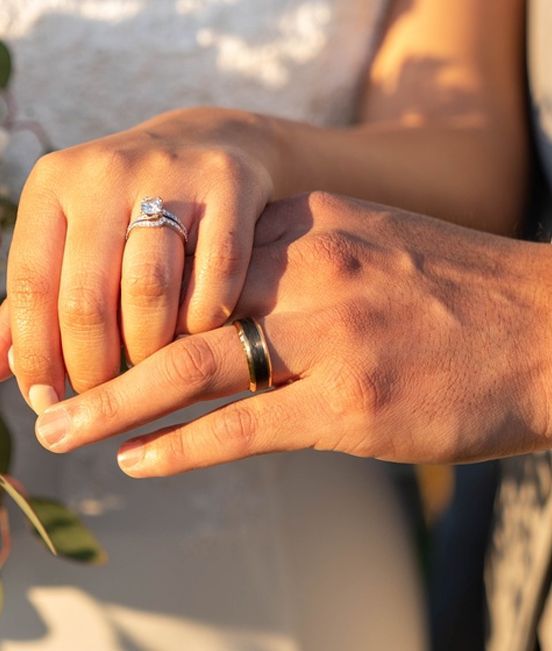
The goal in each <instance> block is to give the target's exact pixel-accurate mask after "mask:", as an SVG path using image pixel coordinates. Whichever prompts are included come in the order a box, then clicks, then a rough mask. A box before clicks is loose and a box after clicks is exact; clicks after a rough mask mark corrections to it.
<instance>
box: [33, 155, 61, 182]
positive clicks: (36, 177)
mask: <svg viewBox="0 0 552 651" xmlns="http://www.w3.org/2000/svg"><path fill="white" fill-rule="evenodd" d="M64 160H65V156H64V153H63V152H61V151H54V152H49V153H48V154H44V155H43V156H41V157H40V158H39V159H38V160H37V161H36V163H35V164H34V166H33V168H32V170H31V173H30V174H29V181H31V182H33V183H37V184H39V185H42V186H46V187H47V186H48V185H50V183H51V182H52V179H53V178H54V177H57V176H58V174H59V171H60V169H61V167H62V165H63V164H64Z"/></svg>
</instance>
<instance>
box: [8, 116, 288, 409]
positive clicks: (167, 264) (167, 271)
mask: <svg viewBox="0 0 552 651" xmlns="http://www.w3.org/2000/svg"><path fill="white" fill-rule="evenodd" d="M275 160H276V157H275V154H274V151H273V150H272V149H271V146H270V138H269V137H268V130H267V129H265V123H264V121H263V118H261V117H257V116H254V115H253V114H247V113H243V112H238V111H227V110H222V109H194V110H182V111H175V112H172V113H167V114H165V115H161V116H158V117H156V118H154V119H152V120H149V121H148V122H145V123H143V124H141V125H139V126H137V127H135V128H133V129H130V130H129V131H125V132H122V133H117V134H115V135H112V136H109V137H107V138H102V139H100V140H96V141H92V142H89V143H85V144H83V145H80V146H77V147H72V148H70V149H66V150H63V151H59V152H55V153H52V154H48V155H47V156H45V157H44V158H42V159H41V160H40V161H39V162H38V164H37V165H36V166H35V168H34V169H33V171H32V173H31V175H30V177H29V179H28V181H27V184H26V186H25V188H24V191H23V195H22V197H21V204H20V210H19V215H18V219H17V225H16V228H15V232H14V237H13V242H12V247H11V252H10V258H9V268H8V295H9V301H10V313H11V331H12V337H13V352H14V359H15V373H16V376H17V379H18V381H19V384H20V387H21V389H22V392H23V395H24V396H25V397H27V398H28V397H29V390H30V394H31V395H30V397H31V403H33V402H34V403H35V404H34V406H35V408H37V407H38V409H39V410H40V406H44V396H46V398H47V399H48V401H49V402H52V401H54V399H55V396H54V395H53V394H52V388H53V390H54V391H55V394H57V396H59V397H62V396H63V394H64V379H65V374H66V372H67V374H68V376H69V379H70V381H71V384H72V385H73V387H74V388H75V390H76V391H78V392H80V391H84V390H86V389H89V388H91V387H93V386H96V385H98V384H100V383H102V382H105V381H107V380H109V379H111V378H113V377H114V376H116V375H117V374H118V372H119V368H120V359H121V346H122V345H123V346H124V348H125V349H126V355H127V358H128V359H129V361H130V362H131V363H133V364H136V363H137V362H139V361H141V360H142V359H144V358H146V357H147V356H148V355H150V354H151V353H153V352H154V351H156V350H158V349H159V348H161V347H162V346H164V345H165V344H167V343H169V342H170V341H172V340H173V338H174V336H175V332H178V331H180V332H198V331H203V330H207V329H210V328H214V327H216V326H220V325H222V324H223V323H224V322H225V321H226V319H227V318H228V316H229V314H230V313H231V312H232V311H233V309H234V307H235V305H236V302H237V300H238V297H239V295H240V292H241V289H242V286H243V282H244V280H245V276H246V272H247V267H248V264H249V259H250V255H251V248H252V245H253V233H254V227H255V222H256V220H257V218H258V216H259V215H260V214H261V212H262V209H263V208H264V206H265V204H266V202H267V201H268V200H269V199H270V198H271V197H272V194H273V191H274V182H273V175H274V170H275V167H276V165H275ZM148 195H149V196H152V195H153V196H156V195H159V196H161V197H162V198H163V200H164V205H165V208H167V209H168V210H170V211H171V212H173V213H175V214H176V215H177V216H178V217H179V218H180V220H181V221H182V222H183V223H184V224H185V225H186V227H187V229H188V231H189V241H188V244H187V247H186V253H187V254H188V255H189V256H194V257H193V258H188V259H187V262H186V265H190V267H192V268H191V270H190V269H186V274H187V277H188V278H189V280H188V282H187V283H186V286H185V287H184V291H183V293H182V296H181V289H182V278H183V273H184V267H185V251H184V246H183V242H182V240H181V238H180V237H179V236H178V234H177V233H175V232H174V231H173V230H171V229H170V228H155V229H142V228H140V229H135V230H133V231H132V233H131V235H130V237H129V239H128V242H127V243H126V245H125V232H126V229H127V226H128V223H129V221H130V220H131V218H133V217H136V216H137V215H138V213H139V209H140V200H141V199H142V198H143V197H145V196H148ZM2 334H4V329H2ZM6 335H7V333H6ZM33 386H34V387H35V388H34V389H32V388H31V387H33ZM49 387H50V388H49ZM49 396H51V400H50V399H49ZM39 403H40V406H39Z"/></svg>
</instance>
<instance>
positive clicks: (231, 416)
mask: <svg viewBox="0 0 552 651" xmlns="http://www.w3.org/2000/svg"><path fill="white" fill-rule="evenodd" d="M255 432H256V423H255V417H254V414H253V412H252V410H251V409H249V408H248V407H245V406H244V405H240V404H235V405H231V406H230V407H228V408H227V409H226V410H224V411H223V412H221V413H220V414H219V415H218V417H216V418H215V419H214V422H213V425H212V434H213V437H214V439H215V441H216V442H217V443H218V445H220V447H221V448H228V447H230V448H231V449H232V451H233V453H236V454H237V455H238V456H242V455H243V456H247V455H248V453H249V452H250V451H252V449H253V439H254V437H255Z"/></svg>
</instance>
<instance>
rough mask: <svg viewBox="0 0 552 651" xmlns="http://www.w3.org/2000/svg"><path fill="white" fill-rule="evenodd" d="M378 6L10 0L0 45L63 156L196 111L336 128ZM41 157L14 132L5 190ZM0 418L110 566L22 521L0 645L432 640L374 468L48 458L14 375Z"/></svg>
mask: <svg viewBox="0 0 552 651" xmlns="http://www.w3.org/2000/svg"><path fill="white" fill-rule="evenodd" d="M384 4H385V2H384V1H383V0H372V1H371V2H369V1H367V0H287V1H284V0H155V2H154V1H153V0H151V1H149V2H148V1H147V0H0V39H5V40H7V41H8V42H9V43H10V45H11V47H12V49H13V52H14V55H15V63H16V68H17V71H16V76H15V78H14V84H13V92H14V96H15V99H16V103H17V107H18V109H17V110H18V117H20V118H30V119H32V120H35V121H37V122H38V123H40V125H41V126H42V127H43V129H44V130H45V132H46V133H47V134H48V136H49V138H50V139H51V141H52V142H53V144H54V146H55V147H64V146H67V145H71V144H73V143H77V142H80V141H83V140H86V139H90V138H95V137H98V136H101V135H103V134H106V133H110V132H113V131H117V130H121V129H124V128H126V127H129V126H131V125H133V124H135V123H137V122H140V121H142V120H143V119H145V118H147V117H150V116H152V115H154V114H157V113H159V112H161V111H164V110H166V109H170V108H174V107H178V106H189V105H194V104H218V105H224V106H233V107H241V108H246V109H252V110H255V111H260V112H266V113H272V114H277V115H282V116H287V117H292V118H296V119H301V120H308V121H311V122H315V123H320V124H329V123H333V124H340V123H345V122H347V121H348V120H349V118H350V116H351V114H352V110H353V107H354V102H355V97H356V90H357V83H358V81H359V79H360V77H361V74H362V71H363V69H364V66H365V65H366V61H367V58H368V56H369V53H370V50H371V47H372V44H373V40H374V37H375V35H376V30H377V25H378V21H379V19H380V17H381V13H382V11H383V9H384ZM37 153H38V148H37V146H36V143H35V141H34V139H33V137H32V135H30V134H28V133H27V134H25V133H23V134H19V135H17V136H12V137H11V138H10V142H9V144H8V148H7V150H6V151H5V153H4V158H5V160H4V162H3V164H2V170H3V177H2V182H3V183H6V182H7V183H9V184H10V186H11V188H12V191H13V192H17V190H18V188H19V187H20V185H21V183H22V182H23V180H24V177H25V174H26V173H27V172H28V170H29V168H30V166H31V164H32V162H33V159H34V157H35V156H36V155H37ZM91 354H93V351H91ZM0 409H1V410H2V413H3V415H4V417H5V418H6V420H7V421H8V422H9V423H10V426H11V429H12V431H13V433H14V435H15V438H16V442H17V449H16V454H17V456H16V464H15V468H14V471H13V472H14V475H16V476H17V477H18V478H20V479H21V480H22V481H23V482H24V483H25V484H26V485H27V486H28V488H29V489H30V490H31V491H32V492H33V493H35V494H36V493H38V494H43V495H47V496H55V497H58V498H60V499H62V500H64V501H65V502H67V503H69V504H70V505H71V506H72V507H73V508H74V509H76V510H77V511H79V512H80V514H81V515H82V516H83V518H84V519H85V520H86V521H87V523H88V524H89V526H90V527H91V528H92V529H93V530H94V531H95V532H96V534H97V536H98V537H99V538H100V539H101V541H102V542H103V544H104V545H105V547H106V548H107V550H108V553H109V556H110V561H109V563H108V564H107V565H106V566H105V567H101V568H97V567H83V566H79V565H76V564H72V563H67V562H63V561H59V560H57V559H53V558H50V557H49V556H48V554H47V553H46V552H45V551H44V550H43V549H42V548H41V547H40V546H39V545H38V544H37V542H36V541H35V540H33V539H32V537H31V536H30V535H28V532H26V531H24V530H23V525H22V524H20V523H19V524H18V521H16V522H15V523H14V527H15V534H14V548H13V552H12V557H11V558H10V560H9V562H8V564H7V566H6V567H5V569H4V570H3V573H2V574H3V580H4V582H5V585H6V600H7V603H6V609H5V613H4V615H3V618H2V619H1V620H0V651H127V650H129V651H130V650H139V651H184V650H185V651H196V650H197V651H230V650H232V651H284V650H285V651H339V650H343V651H357V650H358V651H360V650H361V649H362V650H365V649H374V650H378V651H379V650H380V649H386V651H393V650H397V651H398V650H400V651H418V650H421V649H424V648H425V641H424V639H425V638H424V626H423V597H422V592H421V588H420V582H419V578H418V575H417V570H416V564H415V560H414V559H413V552H412V543H411V541H410V540H409V539H408V534H407V530H406V527H405V526H404V524H403V520H402V518H401V514H400V510H399V508H398V505H397V503H396V499H395V497H394V494H393V491H392V489H391V487H390V484H389V482H388V480H387V479H386V476H385V473H384V471H383V469H382V467H381V466H379V465H378V464H377V463H376V462H371V461H366V460H361V459H355V458H352V457H346V456H344V455H334V454H328V453H326V454H322V453H313V452H304V453H298V454H290V455H272V456H268V457H261V458H255V459H249V460H246V461H243V462H239V463H234V464H230V465H225V466H221V467H218V468H213V469H208V470H204V471H199V472H193V473H189V474H187V475H183V476H179V477H176V478H171V479H161V480H147V481H136V480H131V479H129V478H127V477H126V476H124V475H123V474H122V473H121V472H120V471H119V470H118V468H117V466H116V462H115V450H116V448H117V446H118V444H119V442H120V439H119V440H118V441H109V442H105V443H102V444H99V445H96V446H93V447H89V448H87V449H83V450H80V451H77V452H75V453H72V454H70V455H67V456H55V455H51V454H49V453H47V452H46V451H44V450H43V449H42V448H41V447H40V446H39V445H38V444H37V443H36V441H35V440H34V435H33V424H34V417H33V414H32V413H31V411H30V410H29V409H28V408H27V407H26V406H25V404H24V403H23V401H22V399H21V398H20V397H19V395H18V392H17V389H16V387H15V385H14V383H13V382H10V383H7V384H6V385H3V386H2V388H1V389H0ZM204 409H205V407H204V406H203V407H199V408H195V409H194V410H188V411H187V412H186V413H184V415H183V414H182V413H180V414H176V415H174V417H173V418H172V421H177V420H182V419H183V418H189V417H190V415H193V414H194V413H198V412H199V411H201V410H204ZM14 515H15V514H14ZM12 520H16V518H15V517H14V518H12Z"/></svg>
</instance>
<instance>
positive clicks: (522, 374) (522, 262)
mask: <svg viewBox="0 0 552 651" xmlns="http://www.w3.org/2000/svg"><path fill="white" fill-rule="evenodd" d="M516 247H517V248H518V254H517V255H516V261H515V264H514V265H513V266H512V269H517V271H518V273H519V276H518V278H519V279H520V282H519V284H518V287H519V290H520V299H519V314H518V315H517V316H516V315H514V318H515V319H516V320H518V321H521V323H522V324H524V325H525V328H526V330H525V331H523V330H520V328H519V326H518V327H517V328H515V329H514V332H516V333H517V337H518V341H517V342H516V343H517V345H516V346H515V347H514V349H515V352H516V359H515V360H514V365H513V366H512V368H513V370H514V373H515V379H514V380H513V384H514V386H519V388H520V392H521V394H520V396H519V399H520V401H521V403H522V407H523V408H522V411H523V412H524V415H525V417H526V419H527V420H526V422H527V423H528V429H529V430H530V431H531V432H532V433H533V435H534V436H535V441H536V446H535V449H539V450H542V449H546V448H549V447H552V246H551V245H550V244H536V243H529V242H516ZM516 275H517V274H516ZM523 312H525V316H522V313H523ZM524 451H526V452H527V451H530V449H529V450H524Z"/></svg>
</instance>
